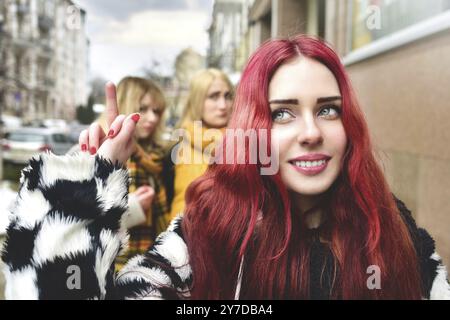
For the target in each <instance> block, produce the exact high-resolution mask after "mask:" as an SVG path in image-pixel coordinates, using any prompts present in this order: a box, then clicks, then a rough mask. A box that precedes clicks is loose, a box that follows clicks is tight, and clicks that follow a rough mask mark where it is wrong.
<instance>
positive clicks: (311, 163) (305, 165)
mask: <svg viewBox="0 0 450 320" xmlns="http://www.w3.org/2000/svg"><path fill="white" fill-rule="evenodd" d="M325 162H326V160H317V161H294V165H296V166H297V167H301V168H310V167H319V166H322V165H324V164H325Z"/></svg>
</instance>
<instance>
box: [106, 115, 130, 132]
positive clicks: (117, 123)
mask: <svg viewBox="0 0 450 320" xmlns="http://www.w3.org/2000/svg"><path fill="white" fill-rule="evenodd" d="M125 118H126V116H125V115H124V114H120V115H118V116H117V117H116V119H114V121H113V122H112V123H111V126H110V127H109V132H108V138H114V137H115V136H116V135H117V134H118V133H119V132H120V129H122V123H123V121H124V120H125Z"/></svg>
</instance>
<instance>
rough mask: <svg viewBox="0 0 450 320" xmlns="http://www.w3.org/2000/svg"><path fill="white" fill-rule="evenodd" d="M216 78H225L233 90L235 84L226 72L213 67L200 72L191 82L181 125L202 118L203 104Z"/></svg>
mask: <svg viewBox="0 0 450 320" xmlns="http://www.w3.org/2000/svg"><path fill="white" fill-rule="evenodd" d="M215 79H221V80H223V81H224V82H225V83H226V84H227V85H228V86H229V87H230V90H231V91H233V85H232V84H231V81H230V79H229V78H228V76H227V75H226V74H225V73H224V72H222V71H220V70H218V69H213V68H209V69H205V70H202V71H200V72H198V73H197V74H196V75H195V76H194V77H193V78H192V80H191V83H190V87H189V95H188V98H187V101H186V106H185V108H184V110H183V115H182V116H181V121H180V125H181V126H183V125H185V124H186V123H187V122H193V121H197V120H202V114H203V106H204V104H205V100H206V97H207V95H208V89H209V87H210V86H211V84H212V83H213V81H214V80H215Z"/></svg>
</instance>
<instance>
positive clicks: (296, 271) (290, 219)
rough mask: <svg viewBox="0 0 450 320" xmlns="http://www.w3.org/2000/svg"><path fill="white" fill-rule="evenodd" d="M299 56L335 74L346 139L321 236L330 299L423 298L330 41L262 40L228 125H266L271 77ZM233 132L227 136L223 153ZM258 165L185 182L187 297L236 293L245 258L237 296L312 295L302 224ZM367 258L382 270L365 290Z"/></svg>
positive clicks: (275, 180)
mask: <svg viewBox="0 0 450 320" xmlns="http://www.w3.org/2000/svg"><path fill="white" fill-rule="evenodd" d="M299 56H305V57H309V58H312V59H315V60H316V61H319V62H321V63H322V64H324V65H325V66H326V67H327V68H328V69H329V70H330V71H331V72H332V73H333V74H334V76H335V78H336V80H337V82H338V85H339V88H340V92H341V95H342V115H341V116H342V122H343V125H344V128H345V132H346V135H347V141H348V146H347V152H346V155H345V158H344V161H343V169H342V172H341V174H340V176H339V177H338V179H337V180H336V181H335V183H334V184H333V186H332V188H331V190H329V192H328V193H329V195H328V199H329V201H328V204H327V208H328V219H327V223H326V224H327V234H328V237H329V241H330V242H329V243H330V249H331V252H332V255H333V256H334V261H335V266H334V271H335V277H334V279H333V284H332V287H331V292H330V297H331V298H336V299H420V298H421V282H420V275H419V265H418V259H417V254H416V252H415V249H414V245H413V242H412V240H411V236H410V234H409V232H408V229H407V227H406V225H405V223H404V221H403V220H402V219H401V216H400V214H399V211H398V209H397V207H396V204H395V200H394V198H393V195H392V193H391V191H390V189H389V187H388V185H387V183H386V180H385V177H384V175H383V173H382V170H381V169H380V167H379V165H378V163H377V161H376V158H375V156H374V154H373V150H372V146H371V142H370V137H369V132H368V128H367V125H366V121H365V119H364V116H363V113H362V112H361V109H360V107H359V106H358V102H357V100H356V97H355V95H354V93H353V89H352V87H351V83H350V80H349V78H348V76H347V74H346V72H345V70H344V67H343V66H342V64H341V62H340V60H339V57H338V56H337V54H336V53H335V52H334V51H333V50H332V49H331V48H330V47H329V46H327V45H326V44H325V43H324V42H323V41H321V40H318V39H315V38H312V37H307V36H297V37H295V38H292V39H281V40H271V41H268V42H266V43H265V44H264V45H262V46H261V47H260V48H259V49H258V50H257V51H256V52H255V53H254V54H253V56H252V57H251V58H250V60H249V62H248V64H247V66H246V68H245V70H244V71H243V74H242V78H241V81H240V84H239V86H238V89H237V94H236V100H235V105H234V112H233V115H232V118H231V120H230V123H229V126H228V128H230V129H243V130H247V129H256V130H259V129H267V130H270V128H271V122H272V120H271V113H270V108H269V104H268V87H269V82H270V80H271V78H272V76H273V74H274V73H275V71H276V70H277V69H278V68H279V67H280V66H281V65H282V64H284V63H286V62H287V61H289V60H291V59H294V58H296V57H299ZM229 139H230V138H229V137H227V136H225V138H224V140H223V150H225V149H226V145H227V144H229V143H230V141H228V140H229ZM269 139H270V135H269ZM269 145H270V144H269ZM239 152H244V153H245V158H246V159H249V154H248V153H249V150H248V148H247V150H242V149H241V150H236V151H235V156H237V154H238V153H239ZM260 169H261V164H259V163H257V164H213V165H210V166H209V168H208V170H207V172H206V173H205V174H204V175H203V176H202V177H200V178H198V179H197V180H196V181H194V182H193V183H192V184H191V186H190V187H189V189H188V191H187V193H186V202H187V205H186V210H185V217H184V220H183V233H184V235H185V238H186V242H187V246H188V250H189V255H190V264H191V267H192V271H193V284H192V290H191V296H192V298H193V299H232V298H233V297H234V295H235V290H236V286H237V281H238V280H237V279H238V274H239V269H240V264H241V261H242V258H243V257H244V261H245V263H244V268H243V279H242V287H241V292H240V298H241V299H307V298H309V297H310V279H309V274H310V270H309V262H310V242H308V239H307V236H306V234H307V230H306V228H305V226H304V223H302V221H301V218H299V217H298V215H296V214H291V204H290V201H289V196H288V191H287V190H286V187H285V186H284V184H283V183H282V181H281V178H280V175H279V173H278V174H275V175H261V174H260ZM260 217H261V218H262V219H259V218H260ZM370 265H376V266H378V267H379V268H380V270H381V275H380V276H381V289H372V290H370V289H368V286H367V279H368V277H369V276H370V274H368V273H367V268H368V267H369V266H370Z"/></svg>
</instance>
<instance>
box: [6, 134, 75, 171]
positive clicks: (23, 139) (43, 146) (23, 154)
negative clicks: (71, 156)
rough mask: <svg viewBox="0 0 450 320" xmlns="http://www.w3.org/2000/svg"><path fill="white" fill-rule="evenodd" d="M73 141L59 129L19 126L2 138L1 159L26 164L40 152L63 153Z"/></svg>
mask: <svg viewBox="0 0 450 320" xmlns="http://www.w3.org/2000/svg"><path fill="white" fill-rule="evenodd" d="M72 145H73V143H72V142H71V141H70V140H69V138H68V136H67V135H66V134H65V133H64V132H61V130H55V129H47V128H20V129H17V130H14V131H11V132H10V133H8V134H7V136H6V137H5V139H3V140H2V149H3V161H6V162H12V163H16V164H26V163H28V161H29V160H30V158H31V157H33V156H35V155H38V154H39V153H41V152H46V151H51V152H52V153H54V154H58V155H61V154H65V153H66V152H67V151H69V149H70V148H71V147H72Z"/></svg>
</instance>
